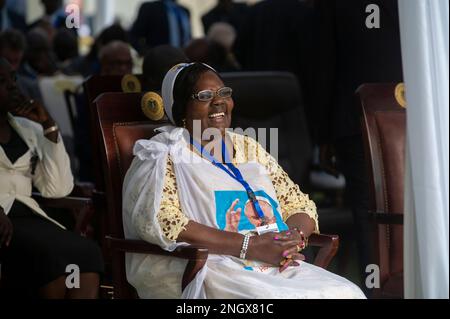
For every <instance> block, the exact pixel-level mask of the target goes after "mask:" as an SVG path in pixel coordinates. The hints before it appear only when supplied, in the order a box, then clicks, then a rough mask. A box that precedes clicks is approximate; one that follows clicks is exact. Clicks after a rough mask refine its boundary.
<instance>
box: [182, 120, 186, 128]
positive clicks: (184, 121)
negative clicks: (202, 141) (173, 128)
mask: <svg viewBox="0 0 450 319" xmlns="http://www.w3.org/2000/svg"><path fill="white" fill-rule="evenodd" d="M182 122H183V128H186V119H182Z"/></svg>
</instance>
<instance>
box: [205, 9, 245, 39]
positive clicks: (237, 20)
mask: <svg viewBox="0 0 450 319" xmlns="http://www.w3.org/2000/svg"><path fill="white" fill-rule="evenodd" d="M247 11H248V6H247V5H246V4H244V3H233V6H232V8H231V10H230V11H226V10H224V9H223V8H221V7H220V6H219V5H217V6H215V7H214V8H213V9H211V10H210V11H209V12H207V13H206V14H205V15H204V16H203V17H202V23H203V29H204V31H205V34H206V33H208V30H209V28H210V27H211V25H213V24H214V23H216V22H227V23H229V24H231V25H232V26H233V27H234V28H235V30H236V32H238V33H239V32H240V31H241V29H242V25H243V23H244V21H245V19H246V14H247Z"/></svg>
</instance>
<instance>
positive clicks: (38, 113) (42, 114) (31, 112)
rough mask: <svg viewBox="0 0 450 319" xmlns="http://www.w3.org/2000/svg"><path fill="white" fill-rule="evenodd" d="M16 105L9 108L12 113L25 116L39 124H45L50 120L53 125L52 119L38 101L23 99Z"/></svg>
mask: <svg viewBox="0 0 450 319" xmlns="http://www.w3.org/2000/svg"><path fill="white" fill-rule="evenodd" d="M17 105H18V106H17V107H15V108H14V109H12V110H11V113H12V114H13V115H15V116H20V117H24V118H27V119H29V120H31V121H33V122H36V123H39V124H41V125H44V124H47V123H48V122H52V123H53V124H52V125H54V121H53V120H52V119H51V117H50V115H49V114H48V112H47V110H46V109H45V108H44V106H43V105H42V104H41V103H40V102H38V101H35V100H31V99H30V100H28V99H25V100H21V103H20V104H17Z"/></svg>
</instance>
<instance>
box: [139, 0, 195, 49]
mask: <svg viewBox="0 0 450 319" xmlns="http://www.w3.org/2000/svg"><path fill="white" fill-rule="evenodd" d="M130 36H131V39H132V44H133V46H134V47H135V49H136V50H137V51H138V52H139V53H140V54H141V55H145V52H146V50H148V49H150V48H152V47H155V46H157V45H161V44H170V45H172V46H174V47H177V48H182V47H183V46H185V45H186V44H187V43H188V42H189V40H190V39H191V22H190V13H189V10H188V9H186V8H185V7H183V6H181V5H179V4H177V2H176V1H175V0H160V1H152V2H145V3H143V4H142V5H141V7H140V8H139V12H138V16H137V18H136V21H134V23H133V25H132V27H131V29H130Z"/></svg>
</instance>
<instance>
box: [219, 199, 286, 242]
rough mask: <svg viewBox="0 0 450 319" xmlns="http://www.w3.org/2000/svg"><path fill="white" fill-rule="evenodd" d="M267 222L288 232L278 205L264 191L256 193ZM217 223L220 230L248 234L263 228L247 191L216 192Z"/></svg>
mask: <svg viewBox="0 0 450 319" xmlns="http://www.w3.org/2000/svg"><path fill="white" fill-rule="evenodd" d="M255 195H256V199H257V200H258V202H259V205H260V206H261V209H262V211H263V212H264V215H265V217H266V220H267V222H268V223H269V224H270V223H276V224H277V226H278V229H279V230H280V231H284V230H287V229H288V227H287V225H286V224H285V223H284V222H283V219H282V218H281V214H280V212H279V211H278V204H277V202H276V201H274V200H273V199H272V198H271V197H270V196H269V195H267V194H266V192H264V191H262V190H261V191H256V192H255ZM215 200H216V221H217V225H218V226H219V229H221V230H225V231H231V232H239V233H247V232H249V231H253V230H255V229H256V227H258V226H261V219H260V218H259V216H258V213H257V212H256V211H255V209H254V207H253V204H252V202H251V201H250V200H249V198H248V195H247V192H246V191H216V192H215Z"/></svg>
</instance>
